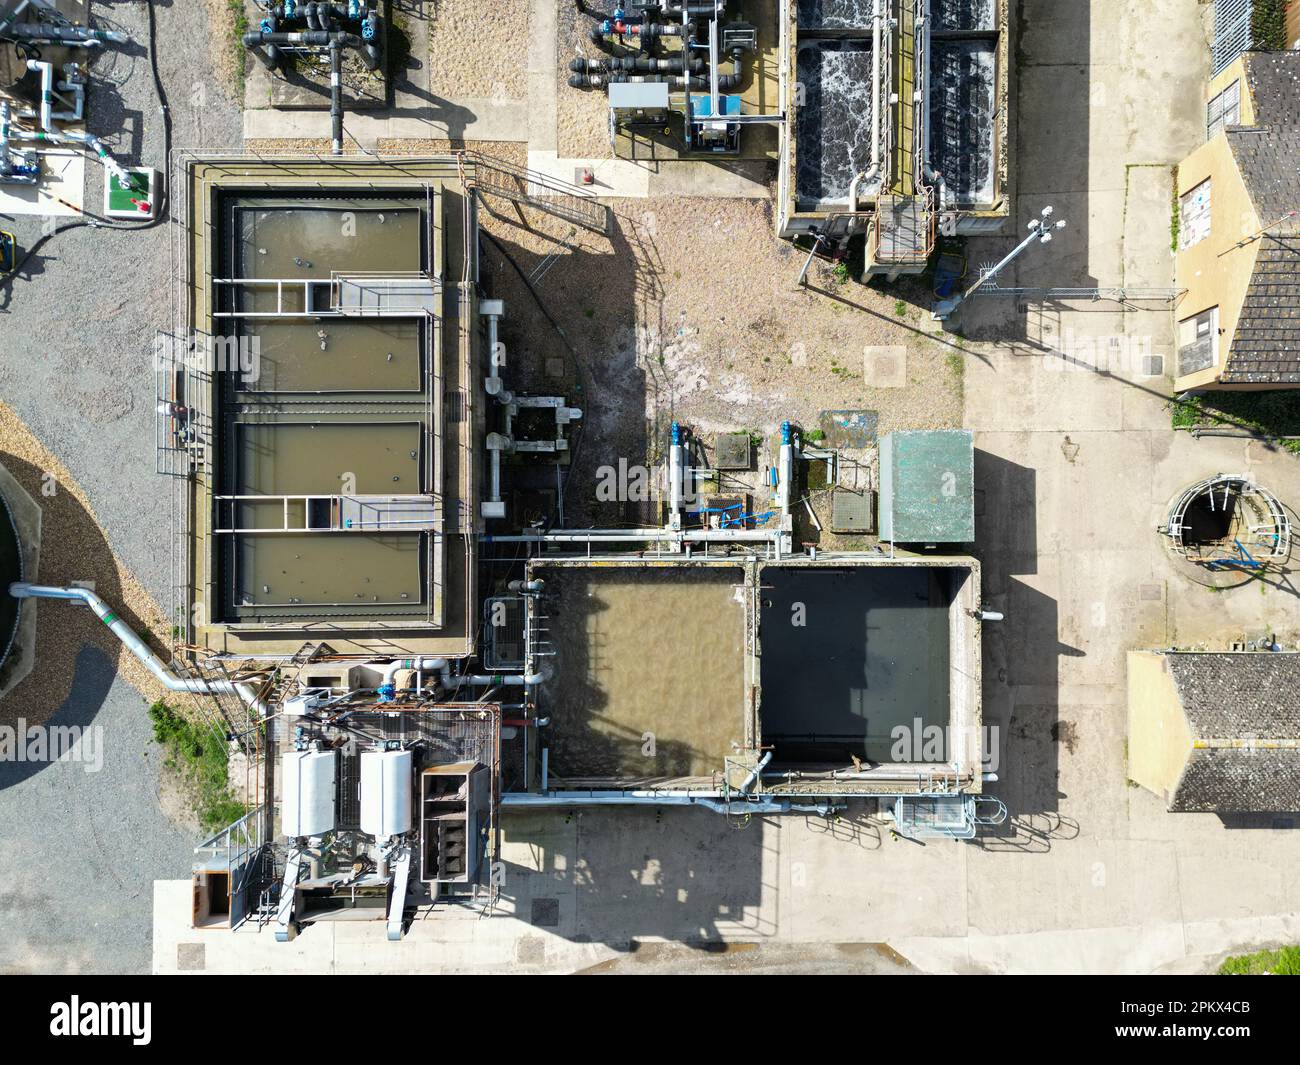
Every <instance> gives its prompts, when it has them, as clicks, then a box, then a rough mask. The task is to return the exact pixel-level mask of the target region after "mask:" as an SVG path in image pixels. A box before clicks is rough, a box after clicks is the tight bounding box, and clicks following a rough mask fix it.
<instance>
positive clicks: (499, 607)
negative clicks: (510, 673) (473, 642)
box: [483, 595, 526, 670]
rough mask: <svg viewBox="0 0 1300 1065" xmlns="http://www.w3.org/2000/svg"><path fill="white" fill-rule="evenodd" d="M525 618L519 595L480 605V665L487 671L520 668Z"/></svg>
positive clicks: (522, 655)
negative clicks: (481, 639)
mask: <svg viewBox="0 0 1300 1065" xmlns="http://www.w3.org/2000/svg"><path fill="white" fill-rule="evenodd" d="M525 615H526V611H525V609H524V599H523V597H522V596H517V595H509V596H507V595H501V596H493V597H491V598H489V599H488V600H487V601H486V602H485V603H484V604H483V664H484V665H485V666H487V668H488V669H491V670H516V669H522V668H523V665H524V651H525V641H526V636H525V634H524V618H525Z"/></svg>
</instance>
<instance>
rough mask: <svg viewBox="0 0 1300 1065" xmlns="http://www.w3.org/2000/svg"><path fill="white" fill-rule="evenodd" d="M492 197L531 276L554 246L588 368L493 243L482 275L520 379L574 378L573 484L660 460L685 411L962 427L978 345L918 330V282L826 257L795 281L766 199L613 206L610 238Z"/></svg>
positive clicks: (760, 428) (555, 279) (792, 261)
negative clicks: (882, 362)
mask: <svg viewBox="0 0 1300 1065" xmlns="http://www.w3.org/2000/svg"><path fill="white" fill-rule="evenodd" d="M488 206H489V207H492V208H493V212H492V213H489V212H484V215H483V217H484V219H485V227H486V228H487V229H488V231H489V232H491V233H493V234H494V235H496V236H497V237H498V239H499V240H500V241H501V242H502V243H503V245H504V246H505V248H506V250H507V251H508V252H509V253H510V255H511V256H512V257H513V258H514V259H515V261H516V262H517V263H518V264H519V266H520V267H521V269H522V270H523V271H524V273H531V272H532V271H533V270H535V269H537V268H538V267H539V265H540V264H541V263H542V262H543V260H544V259H545V257H546V256H547V255H548V254H550V253H552V252H555V251H558V252H559V256H558V258H557V259H555V261H554V262H553V263H552V264H551V265H550V267H549V269H547V271H546V272H545V274H544V275H542V276H541V277H540V278H539V279H538V280H537V281H536V282H535V287H536V288H537V290H538V292H539V294H540V295H541V297H542V299H543V301H544V302H545V304H546V307H547V309H548V310H549V311H550V312H551V314H552V315H553V316H554V317H555V318H556V319H557V320H558V321H559V322H561V323H562V324H563V325H564V328H565V332H566V334H567V336H568V339H569V341H570V343H571V344H572V345H573V350H574V351H575V352H576V354H577V363H578V364H580V366H581V369H580V370H579V369H578V367H577V366H575V359H574V356H573V354H571V353H570V352H569V350H568V348H567V347H566V345H565V344H564V342H563V341H562V340H561V339H560V338H559V337H558V335H557V334H556V333H555V331H554V330H553V329H552V328H551V327H549V326H547V325H546V324H545V322H544V320H543V319H541V318H540V317H539V314H538V312H537V310H536V307H535V304H534V303H533V302H532V297H531V296H530V295H529V294H528V292H527V290H526V289H525V288H524V287H523V285H522V284H521V283H520V281H519V279H518V276H517V275H516V274H515V273H514V271H513V270H512V268H511V267H510V266H509V265H507V264H506V263H505V261H504V259H503V258H502V256H501V254H500V253H499V252H498V251H497V250H496V249H495V248H493V247H492V246H491V245H488V246H487V248H486V249H485V253H484V277H485V281H487V283H488V284H489V286H490V287H491V288H492V290H493V291H494V292H495V293H498V294H500V295H501V296H502V297H503V298H504V299H505V300H506V304H507V316H506V324H505V326H504V330H503V340H504V341H505V343H506V344H507V346H508V348H509V350H510V352H511V355H510V356H509V357H510V359H511V362H510V365H511V368H512V373H513V374H514V375H516V379H517V380H518V381H519V388H520V390H522V391H534V392H537V391H542V390H546V391H559V390H562V391H564V392H565V393H566V394H568V395H569V396H570V397H571V398H572V399H573V400H574V401H575V402H577V403H578V405H580V406H582V407H584V408H585V410H586V416H585V418H584V431H585V432H586V434H587V436H586V438H585V439H584V441H583V444H582V446H581V449H580V462H579V468H578V469H577V470H576V471H575V474H574V480H573V483H574V485H575V486H581V485H584V484H587V485H590V484H592V483H593V481H592V478H593V477H594V472H595V469H596V467H598V466H602V465H607V464H608V465H617V463H618V460H619V459H620V458H625V459H626V460H627V461H628V462H629V463H632V464H639V463H653V462H655V461H657V460H658V458H659V455H660V450H661V448H662V447H663V445H664V442H665V441H666V439H667V434H668V426H669V423H670V422H671V421H673V420H674V419H676V420H679V421H681V422H682V423H683V424H685V425H689V426H691V427H693V428H694V429H695V430H696V431H697V432H699V433H701V434H712V433H714V432H720V431H742V430H748V431H750V432H757V433H762V434H770V433H773V432H774V431H775V430H776V429H777V428H778V427H779V425H780V423H781V422H782V421H784V420H786V419H789V420H791V421H793V422H796V423H799V424H802V425H803V426H804V427H805V428H808V429H812V428H816V427H817V425H818V422H819V417H818V416H819V414H820V412H821V411H823V410H838V409H856V408H867V409H872V410H876V411H878V412H879V414H880V423H879V430H880V432H881V433H884V432H888V431H889V430H890V429H893V428H901V427H907V428H946V427H954V426H958V425H959V424H960V422H961V416H962V379H963V367H964V360H965V359H966V358H968V357H971V356H972V352H971V350H970V349H969V346H968V345H966V344H965V342H962V341H959V340H955V339H953V338H951V337H935V336H933V335H932V334H930V333H929V332H928V331H926V330H924V329H923V328H922V327H923V325H924V324H926V323H924V321H923V317H922V316H923V314H924V312H923V311H921V310H920V309H919V307H920V306H924V305H925V304H926V303H927V302H928V301H927V300H926V299H925V294H924V288H923V286H921V285H920V284H919V283H912V284H910V285H908V284H904V285H901V286H896V287H897V291H893V290H891V291H890V292H888V293H884V292H881V291H878V290H876V289H874V288H870V287H866V286H863V285H860V284H858V283H857V282H853V281H843V282H841V281H837V280H836V278H835V274H834V272H833V270H832V268H831V267H830V266H829V265H828V264H823V263H821V262H818V263H816V264H814V267H813V269H812V271H811V272H810V275H809V281H810V286H809V288H807V289H800V288H798V287H796V285H795V281H796V278H797V277H798V274H799V270H800V268H801V266H802V265H803V260H804V253H802V252H799V251H798V250H796V249H794V248H793V247H791V246H790V245H788V244H786V243H784V242H781V241H778V240H776V238H775V237H774V236H773V234H772V221H771V214H770V208H769V206H768V205H767V204H765V203H756V202H753V201H747V200H672V201H657V200H623V201H614V202H613V210H614V213H615V225H614V230H613V234H612V236H611V237H609V238H605V237H598V236H596V235H594V234H591V233H588V232H586V231H585V230H577V231H572V227H570V226H568V224H567V223H564V222H560V221H557V220H555V219H552V218H550V217H548V216H544V215H540V214H539V213H538V212H535V211H531V210H529V211H528V212H527V216H528V222H529V224H530V227H531V228H524V227H522V226H520V225H519V224H518V220H517V217H516V216H515V215H514V213H513V211H511V210H510V209H508V208H503V207H501V206H498V205H494V204H491V203H489V205H488ZM900 296H901V297H903V299H904V300H906V301H907V302H902V303H900V299H899V298H900ZM900 312H901V313H900ZM868 349H872V350H873V351H874V350H876V349H886V350H888V351H890V352H892V353H894V354H895V355H896V356H897V358H896V360H895V365H896V366H897V367H898V369H899V370H901V371H902V376H901V377H900V378H899V380H900V382H901V383H900V386H899V387H879V384H880V379H879V377H878V376H872V377H870V378H869V377H868V362H867V351H868ZM580 386H581V387H582V389H583V390H582V391H581V392H580V391H579V388H580ZM582 492H583V489H582V488H580V487H579V488H578V495H579V502H580V500H581V493H582ZM575 513H576V512H575ZM571 523H572V522H571Z"/></svg>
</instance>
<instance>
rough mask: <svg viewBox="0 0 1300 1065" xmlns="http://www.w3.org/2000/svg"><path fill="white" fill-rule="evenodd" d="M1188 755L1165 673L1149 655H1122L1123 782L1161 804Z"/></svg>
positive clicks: (1165, 664) (1182, 720) (1160, 658)
mask: <svg viewBox="0 0 1300 1065" xmlns="http://www.w3.org/2000/svg"><path fill="white" fill-rule="evenodd" d="M1191 749H1192V731H1191V729H1190V728H1189V727H1188V724H1187V717H1186V715H1185V714H1184V713H1183V707H1182V703H1181V701H1180V700H1179V698H1178V690H1177V688H1176V687H1175V685H1174V679H1173V677H1172V675H1171V674H1170V673H1169V658H1168V656H1167V655H1162V654H1159V653H1158V652H1155V651H1130V652H1129V653H1128V777H1129V779H1130V780H1131V781H1133V782H1134V783H1135V784H1140V785H1141V786H1142V787H1144V788H1146V789H1147V790H1148V791H1150V792H1154V793H1155V794H1156V795H1158V796H1160V798H1161V799H1163V800H1164V801H1165V802H1168V801H1169V797H1170V796H1171V795H1172V794H1173V791H1174V788H1175V787H1177V785H1178V778H1179V777H1180V776H1181V775H1182V772H1183V766H1184V765H1186V763H1187V756H1188V754H1189V753H1190V752H1191Z"/></svg>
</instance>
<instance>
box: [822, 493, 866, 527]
mask: <svg viewBox="0 0 1300 1065" xmlns="http://www.w3.org/2000/svg"><path fill="white" fill-rule="evenodd" d="M874 502H875V500H874V493H872V492H850V491H847V490H846V489H843V488H841V489H837V490H836V492H835V493H834V494H833V495H832V496H831V532H835V533H873V532H875V531H876V520H875V519H876V513H875V506H874Z"/></svg>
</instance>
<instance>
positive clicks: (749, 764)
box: [529, 555, 982, 796]
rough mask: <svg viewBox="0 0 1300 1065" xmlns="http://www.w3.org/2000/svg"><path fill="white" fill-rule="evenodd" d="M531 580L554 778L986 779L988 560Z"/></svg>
mask: <svg viewBox="0 0 1300 1065" xmlns="http://www.w3.org/2000/svg"><path fill="white" fill-rule="evenodd" d="M529 575H530V579H537V580H541V581H542V582H543V585H542V591H541V592H540V593H539V594H538V596H537V597H536V598H535V599H534V600H532V601H531V602H530V608H529V609H530V625H531V628H532V636H531V639H530V641H529V642H530V651H531V656H532V660H531V665H530V669H540V670H541V671H542V672H543V673H545V674H546V675H547V679H546V680H545V681H544V682H543V684H542V685H541V690H540V692H539V697H538V716H539V717H541V718H543V719H547V720H549V724H548V725H547V726H546V727H545V728H543V729H542V730H541V731H540V733H539V739H538V743H539V744H540V745H542V746H544V747H545V748H546V756H547V760H548V761H547V768H548V774H547V781H546V788H547V790H550V791H556V792H564V791H566V790H569V791H577V790H588V791H596V792H610V791H629V790H630V791H637V792H642V791H650V792H653V791H655V790H656V789H659V790H664V791H673V792H690V793H692V794H700V795H704V794H710V795H719V796H725V795H727V794H732V795H734V794H735V793H736V792H737V791H738V790H740V789H742V788H744V789H745V790H746V792H747V793H749V794H755V795H756V794H761V793H773V794H785V795H810V796H835V795H851V794H905V793H914V792H917V791H927V790H930V791H932V790H964V791H971V792H975V791H979V789H980V783H981V775H982V771H981V758H980V756H981V743H980V624H981V623H980V621H979V616H978V615H979V564H978V562H976V561H975V560H974V559H972V558H967V557H964V556H963V557H956V558H954V557H930V556H919V555H918V556H907V557H902V556H900V557H894V558H890V557H886V556H883V555H846V556H841V557H832V558H825V557H821V558H818V559H816V560H814V559H811V558H807V557H806V556H800V557H799V558H795V559H789V560H782V561H774V560H758V559H745V560H739V559H724V558H719V559H716V560H715V559H709V560H703V559H689V560H687V559H678V560H674V561H661V560H653V561H652V560H646V559H586V558H584V559H559V558H555V559H552V558H545V559H537V560H534V562H533V563H531V565H530V567H529ZM763 759H766V761H763ZM760 761H763V764H762V765H761V767H759V763H760ZM756 767H759V768H760V769H761V772H760V773H759V775H758V777H757V779H752V780H751V779H750V776H751V773H752V772H753V770H754V769H755V768H756ZM539 775H540V774H533V775H532V776H531V779H533V780H534V781H536V780H538V778H539Z"/></svg>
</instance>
